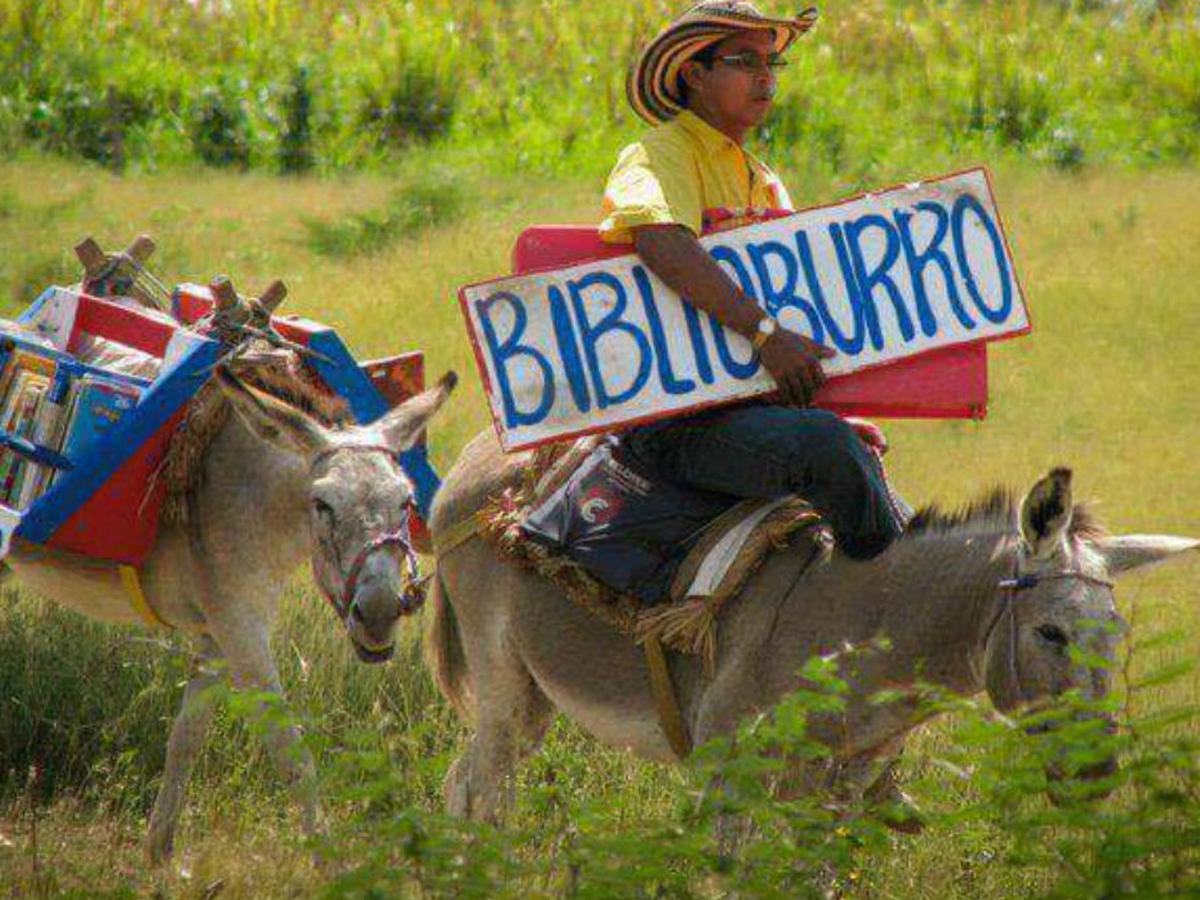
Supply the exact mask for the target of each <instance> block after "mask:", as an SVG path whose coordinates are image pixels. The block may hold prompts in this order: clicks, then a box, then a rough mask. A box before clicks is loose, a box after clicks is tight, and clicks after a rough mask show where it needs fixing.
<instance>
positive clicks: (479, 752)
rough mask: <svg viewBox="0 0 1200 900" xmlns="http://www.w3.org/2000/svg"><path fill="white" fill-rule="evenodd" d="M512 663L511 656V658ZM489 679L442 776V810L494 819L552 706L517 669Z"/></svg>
mask: <svg viewBox="0 0 1200 900" xmlns="http://www.w3.org/2000/svg"><path fill="white" fill-rule="evenodd" d="M514 662H515V661H514ZM491 674H495V675H497V676H498V677H496V678H495V680H493V681H492V682H491V684H490V685H489V688H490V690H488V691H484V692H481V693H478V694H476V696H479V697H480V702H479V706H478V709H479V713H478V719H479V722H478V727H477V729H476V731H475V734H474V736H473V737H472V738H471V743H470V745H469V746H468V747H467V750H466V752H465V753H463V755H462V756H460V757H459V758H458V759H457V760H456V761H455V763H454V765H453V766H452V767H451V768H450V771H449V772H448V773H447V775H446V784H445V787H444V793H445V799H446V811H447V812H449V813H450V814H451V815H453V816H459V817H461V818H467V819H474V820H475V821H479V822H490V823H493V824H495V823H497V822H499V821H500V819H501V818H503V815H504V813H505V811H506V810H507V809H508V808H509V807H511V805H512V801H513V793H514V784H513V778H512V776H513V771H514V769H516V767H517V765H518V764H519V763H520V762H521V760H522V759H524V758H525V757H526V756H528V755H529V754H530V753H532V752H533V751H534V750H536V749H537V747H538V745H539V744H540V743H541V740H542V736H543V735H544V734H545V733H546V729H547V728H548V727H549V725H550V721H551V719H552V716H553V707H552V706H551V705H550V701H549V700H547V699H546V697H545V695H544V694H543V693H542V692H541V689H540V688H538V686H537V685H536V684H535V683H534V682H533V679H532V678H531V677H530V676H529V674H528V673H527V672H525V671H524V669H523V668H522V669H521V670H520V671H519V672H518V671H511V672H507V673H505V674H504V675H503V676H500V675H499V673H491Z"/></svg>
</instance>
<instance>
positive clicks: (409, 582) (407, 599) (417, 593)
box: [311, 444, 425, 621]
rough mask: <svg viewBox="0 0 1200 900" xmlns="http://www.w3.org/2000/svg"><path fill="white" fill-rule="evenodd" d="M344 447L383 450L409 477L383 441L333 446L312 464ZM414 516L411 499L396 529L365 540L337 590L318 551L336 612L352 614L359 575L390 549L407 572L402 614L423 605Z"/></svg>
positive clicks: (318, 577)
mask: <svg viewBox="0 0 1200 900" xmlns="http://www.w3.org/2000/svg"><path fill="white" fill-rule="evenodd" d="M344 450H352V451H358V452H362V453H383V454H384V455H386V456H387V458H388V459H389V460H391V462H392V465H394V466H395V467H396V470H397V471H399V472H400V475H401V477H404V478H407V476H405V475H404V470H403V469H402V468H401V467H400V462H399V460H397V459H396V452H395V451H394V450H393V449H392V448H391V447H388V446H385V445H383V444H350V445H343V446H339V447H330V448H329V449H327V450H324V451H322V452H321V453H318V454H317V456H316V457H315V458H314V459H313V461H312V466H311V468H314V469H315V468H316V467H317V466H318V465H319V464H321V463H322V462H324V461H325V460H326V459H328V458H329V457H330V456H332V455H333V454H334V453H340V452H342V451H344ZM411 517H412V503H411V502H410V503H409V504H408V506H406V507H405V508H404V510H403V511H402V512H401V515H400V523H399V524H398V525H397V526H396V527H395V528H394V529H392V530H391V531H388V532H384V533H383V534H379V535H376V536H375V537H373V538H371V539H370V540H368V541H365V542H364V543H363V545H362V546H361V547H360V548H359V549H358V552H357V553H356V554H355V555H354V560H353V561H352V562H351V563H350V569H349V571H347V572H346V573H345V574H344V575H341V580H342V587H341V591H340V592H339V593H337V594H335V593H334V592H332V591H331V590H330V589H329V588H328V587H327V586H326V578H325V577H323V576H324V574H325V571H326V567H325V566H324V565H323V560H319V559H318V557H317V556H316V555H314V556H313V561H312V566H313V576H314V580H315V581H316V583H317V586H318V587H319V588H320V589H321V593H322V594H324V595H325V599H326V601H328V603H329V605H330V606H332V607H333V610H334V612H335V613H337V616H338V619H340V620H342V621H345V619H346V617H347V616H348V615H349V613H350V604H351V602H352V601H353V599H354V592H355V590H357V588H358V579H359V576H360V575H361V574H362V570H363V567H364V566H365V565H366V563H367V560H368V559H370V558H371V556H373V555H374V554H375V553H377V552H379V551H381V550H384V551H388V552H390V553H391V554H392V555H393V556H394V557H395V558H396V562H397V564H398V565H399V566H400V568H401V571H403V572H405V574H406V575H407V578H406V579H405V584H404V590H403V592H402V593H401V594H400V613H401V615H411V614H412V613H414V612H416V611H417V610H418V609H420V608H421V605H422V604H423V603H424V602H425V580H424V579H422V578H421V570H420V565H419V563H418V562H417V554H416V551H414V550H413V547H412V535H411V533H410V530H409V521H410V519H411ZM339 574H340V573H339Z"/></svg>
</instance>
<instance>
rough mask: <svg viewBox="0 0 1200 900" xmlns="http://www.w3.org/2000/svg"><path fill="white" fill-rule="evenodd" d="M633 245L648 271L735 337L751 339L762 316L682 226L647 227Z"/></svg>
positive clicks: (641, 231)
mask: <svg viewBox="0 0 1200 900" xmlns="http://www.w3.org/2000/svg"><path fill="white" fill-rule="evenodd" d="M633 246H634V249H636V250H637V252H638V255H639V256H641V258H642V260H643V262H645V263H646V265H647V267H649V269H650V271H652V272H653V273H654V274H655V275H657V276H658V277H659V278H661V279H662V280H663V281H664V282H666V284H667V286H668V287H669V288H671V290H673V291H675V292H676V293H678V294H681V295H682V296H684V297H685V298H687V300H688V301H690V302H691V304H692V305H693V306H695V307H696V308H697V309H700V310H702V311H704V312H706V313H711V314H712V315H713V316H715V317H716V319H717V321H718V322H720V323H721V324H722V325H725V326H726V327H728V328H732V329H733V330H734V331H736V332H737V333H738V334H741V335H743V336H745V337H748V338H752V337H753V336H754V333H755V331H756V329H757V327H758V322H759V320H760V319H762V317H763V312H762V310H761V309H760V308H759V306H758V304H756V303H754V301H752V300H749V299H748V298H746V296H745V295H744V294H743V293H742V292H741V291H740V290H739V289H738V287H737V285H735V284H734V283H733V280H732V279H730V277H729V276H728V275H727V274H725V270H724V269H722V268H721V267H720V266H719V265H718V264H717V262H716V260H714V259H713V258H712V257H711V256H709V255H708V251H706V250H705V249H704V248H703V247H702V246H701V245H700V242H699V241H698V240H696V236H695V235H694V234H692V232H691V231H689V230H688V229H687V228H685V227H684V226H682V225H647V226H643V227H641V228H637V229H635V230H634V233H633Z"/></svg>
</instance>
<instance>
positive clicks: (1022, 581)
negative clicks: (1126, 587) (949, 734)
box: [983, 554, 1115, 702]
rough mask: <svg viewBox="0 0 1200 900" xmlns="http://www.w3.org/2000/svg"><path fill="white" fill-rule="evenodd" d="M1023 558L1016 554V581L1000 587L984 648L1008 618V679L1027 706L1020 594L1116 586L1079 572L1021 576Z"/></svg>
mask: <svg viewBox="0 0 1200 900" xmlns="http://www.w3.org/2000/svg"><path fill="white" fill-rule="evenodd" d="M1020 568H1021V556H1020V554H1017V557H1016V559H1015V560H1014V561H1013V577H1012V578H1004V579H1001V580H1000V582H999V583H998V584H997V587H998V588H999V589H1000V590H1001V591H1002V592H1003V593H1002V594H1001V597H1002V602H1001V604H1000V610H999V611H998V612H997V613H996V617H995V618H994V619H992V624H991V625H989V626H988V630H987V633H986V634H985V635H984V638H983V644H984V646H985V647H986V646H987V645H988V643H989V642H990V641H991V639H992V633H993V632H994V631H995V630H996V626H997V625H999V624H1000V619H1001V618H1004V617H1005V616H1007V618H1008V677H1009V680H1010V682H1011V687H1012V689H1013V691H1012V693H1013V696H1014V697H1016V698H1018V700H1020V701H1021V702H1025V701H1026V700H1027V699H1028V697H1027V696H1026V694H1025V689H1024V687H1023V686H1022V685H1021V671H1020V663H1019V662H1018V659H1017V615H1016V600H1017V594H1018V593H1020V592H1021V591H1027V590H1031V589H1032V588H1035V587H1037V586H1038V585H1040V584H1041V583H1042V582H1045V581H1066V580H1073V581H1082V582H1084V583H1085V584H1094V585H1098V586H1101V587H1107V588H1109V589H1111V588H1113V587H1114V586H1115V584H1114V582H1112V581H1110V580H1109V579H1107V578H1099V577H1097V576H1095V575H1088V574H1087V573H1086V572H1082V571H1080V570H1079V569H1062V570H1060V571H1057V572H1049V573H1046V574H1044V575H1042V574H1038V573H1035V572H1030V573H1027V574H1025V575H1022V574H1021V572H1020Z"/></svg>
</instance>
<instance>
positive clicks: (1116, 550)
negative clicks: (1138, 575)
mask: <svg viewBox="0 0 1200 900" xmlns="http://www.w3.org/2000/svg"><path fill="white" fill-rule="evenodd" d="M1094 546H1095V548H1096V549H1097V550H1099V551H1100V554H1101V555H1102V556H1103V557H1104V565H1105V568H1106V569H1108V574H1109V575H1120V574H1122V573H1124V572H1128V571H1130V570H1131V569H1140V568H1142V567H1144V566H1152V565H1154V564H1156V563H1160V562H1166V561H1167V560H1169V559H1174V558H1175V557H1176V556H1178V555H1179V554H1180V553H1185V552H1186V551H1188V550H1195V549H1196V548H1197V547H1200V541H1197V540H1193V539H1192V538H1183V537H1175V536H1174V535H1170V534H1125V535H1121V536H1120V537H1106V538H1100V539H1099V540H1097V541H1096V542H1095V543H1094Z"/></svg>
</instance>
